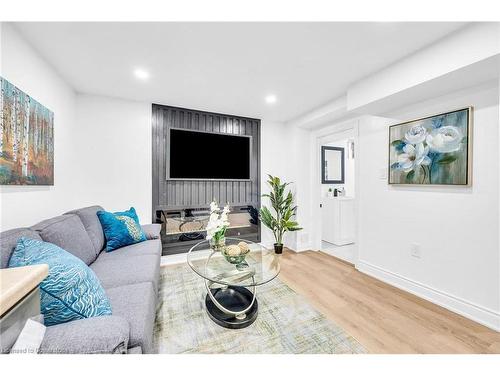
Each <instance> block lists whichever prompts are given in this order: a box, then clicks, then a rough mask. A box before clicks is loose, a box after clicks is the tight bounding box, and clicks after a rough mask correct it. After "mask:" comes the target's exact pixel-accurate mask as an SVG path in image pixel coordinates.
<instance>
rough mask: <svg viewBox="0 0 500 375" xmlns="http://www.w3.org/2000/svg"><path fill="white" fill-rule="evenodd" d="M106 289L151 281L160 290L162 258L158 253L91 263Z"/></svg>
mask: <svg viewBox="0 0 500 375" xmlns="http://www.w3.org/2000/svg"><path fill="white" fill-rule="evenodd" d="M90 268H91V269H92V270H93V271H94V272H95V274H96V275H97V277H98V278H99V280H100V281H101V284H102V286H103V287H104V288H105V289H108V288H113V287H117V286H123V285H130V284H137V283H143V282H150V283H152V284H153V285H154V287H155V291H157V290H158V279H159V277H160V260H159V259H158V257H157V256H156V255H143V256H131V257H117V258H116V259H115V258H113V259H109V258H108V259H101V257H100V256H99V257H98V258H97V260H96V261H95V262H94V263H92V264H91V265H90Z"/></svg>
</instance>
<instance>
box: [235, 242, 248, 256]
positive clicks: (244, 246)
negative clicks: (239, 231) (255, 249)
mask: <svg viewBox="0 0 500 375" xmlns="http://www.w3.org/2000/svg"><path fill="white" fill-rule="evenodd" d="M238 247H239V248H240V249H241V253H242V254H246V253H248V252H249V251H250V248H249V247H248V244H247V243H246V242H243V241H241V242H240V243H238Z"/></svg>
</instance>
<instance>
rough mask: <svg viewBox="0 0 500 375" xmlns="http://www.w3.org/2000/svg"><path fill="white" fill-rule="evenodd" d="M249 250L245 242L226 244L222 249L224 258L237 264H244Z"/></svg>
mask: <svg viewBox="0 0 500 375" xmlns="http://www.w3.org/2000/svg"><path fill="white" fill-rule="evenodd" d="M249 252H250V249H249V248H248V245H247V244H246V243H245V242H240V243H239V244H238V245H229V246H224V247H223V248H222V250H221V253H222V255H223V256H224V258H226V260H227V261H228V262H229V263H231V264H236V265H240V264H242V263H243V262H244V261H245V257H246V256H247V254H248V253H249Z"/></svg>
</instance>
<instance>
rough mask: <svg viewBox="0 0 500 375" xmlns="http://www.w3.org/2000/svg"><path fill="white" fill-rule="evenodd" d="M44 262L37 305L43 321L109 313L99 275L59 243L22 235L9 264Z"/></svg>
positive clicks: (46, 322)
mask: <svg viewBox="0 0 500 375" xmlns="http://www.w3.org/2000/svg"><path fill="white" fill-rule="evenodd" d="M34 264H48V265H49V274H48V276H47V277H46V278H45V279H44V280H43V281H42V282H41V283H40V308H41V312H42V314H43V315H44V322H45V325H47V326H50V325H54V324H59V323H65V322H69V321H71V320H75V319H83V318H91V317H94V316H102V315H111V305H110V303H109V300H108V297H107V296H106V293H105V292H104V289H103V288H102V286H101V283H100V282H99V279H98V278H97V276H96V275H95V273H94V271H92V270H91V269H90V268H89V267H88V266H87V265H86V264H85V263H83V262H82V261H81V260H80V259H78V258H77V257H75V256H74V255H71V254H70V253H68V252H67V251H65V250H63V249H61V248H60V247H58V246H56V245H54V244H52V243H49V242H43V241H38V240H32V239H30V238H25V237H22V238H20V239H19V240H18V241H17V246H16V248H15V250H14V252H13V253H12V256H11V257H10V260H9V267H23V266H31V265H34Z"/></svg>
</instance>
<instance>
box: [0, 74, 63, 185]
mask: <svg viewBox="0 0 500 375" xmlns="http://www.w3.org/2000/svg"><path fill="white" fill-rule="evenodd" d="M0 86H1V88H2V92H1V95H0V119H1V126H0V185H53V184H54V113H53V112H52V111H50V110H49V109H47V108H46V107H44V106H43V105H42V104H40V103H38V102H37V101H36V100H35V99H33V98H32V97H30V96H29V95H27V94H26V93H24V92H23V91H21V90H20V89H19V88H17V87H16V86H14V85H13V84H12V83H10V82H9V81H7V80H6V79H4V78H1V77H0Z"/></svg>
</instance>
